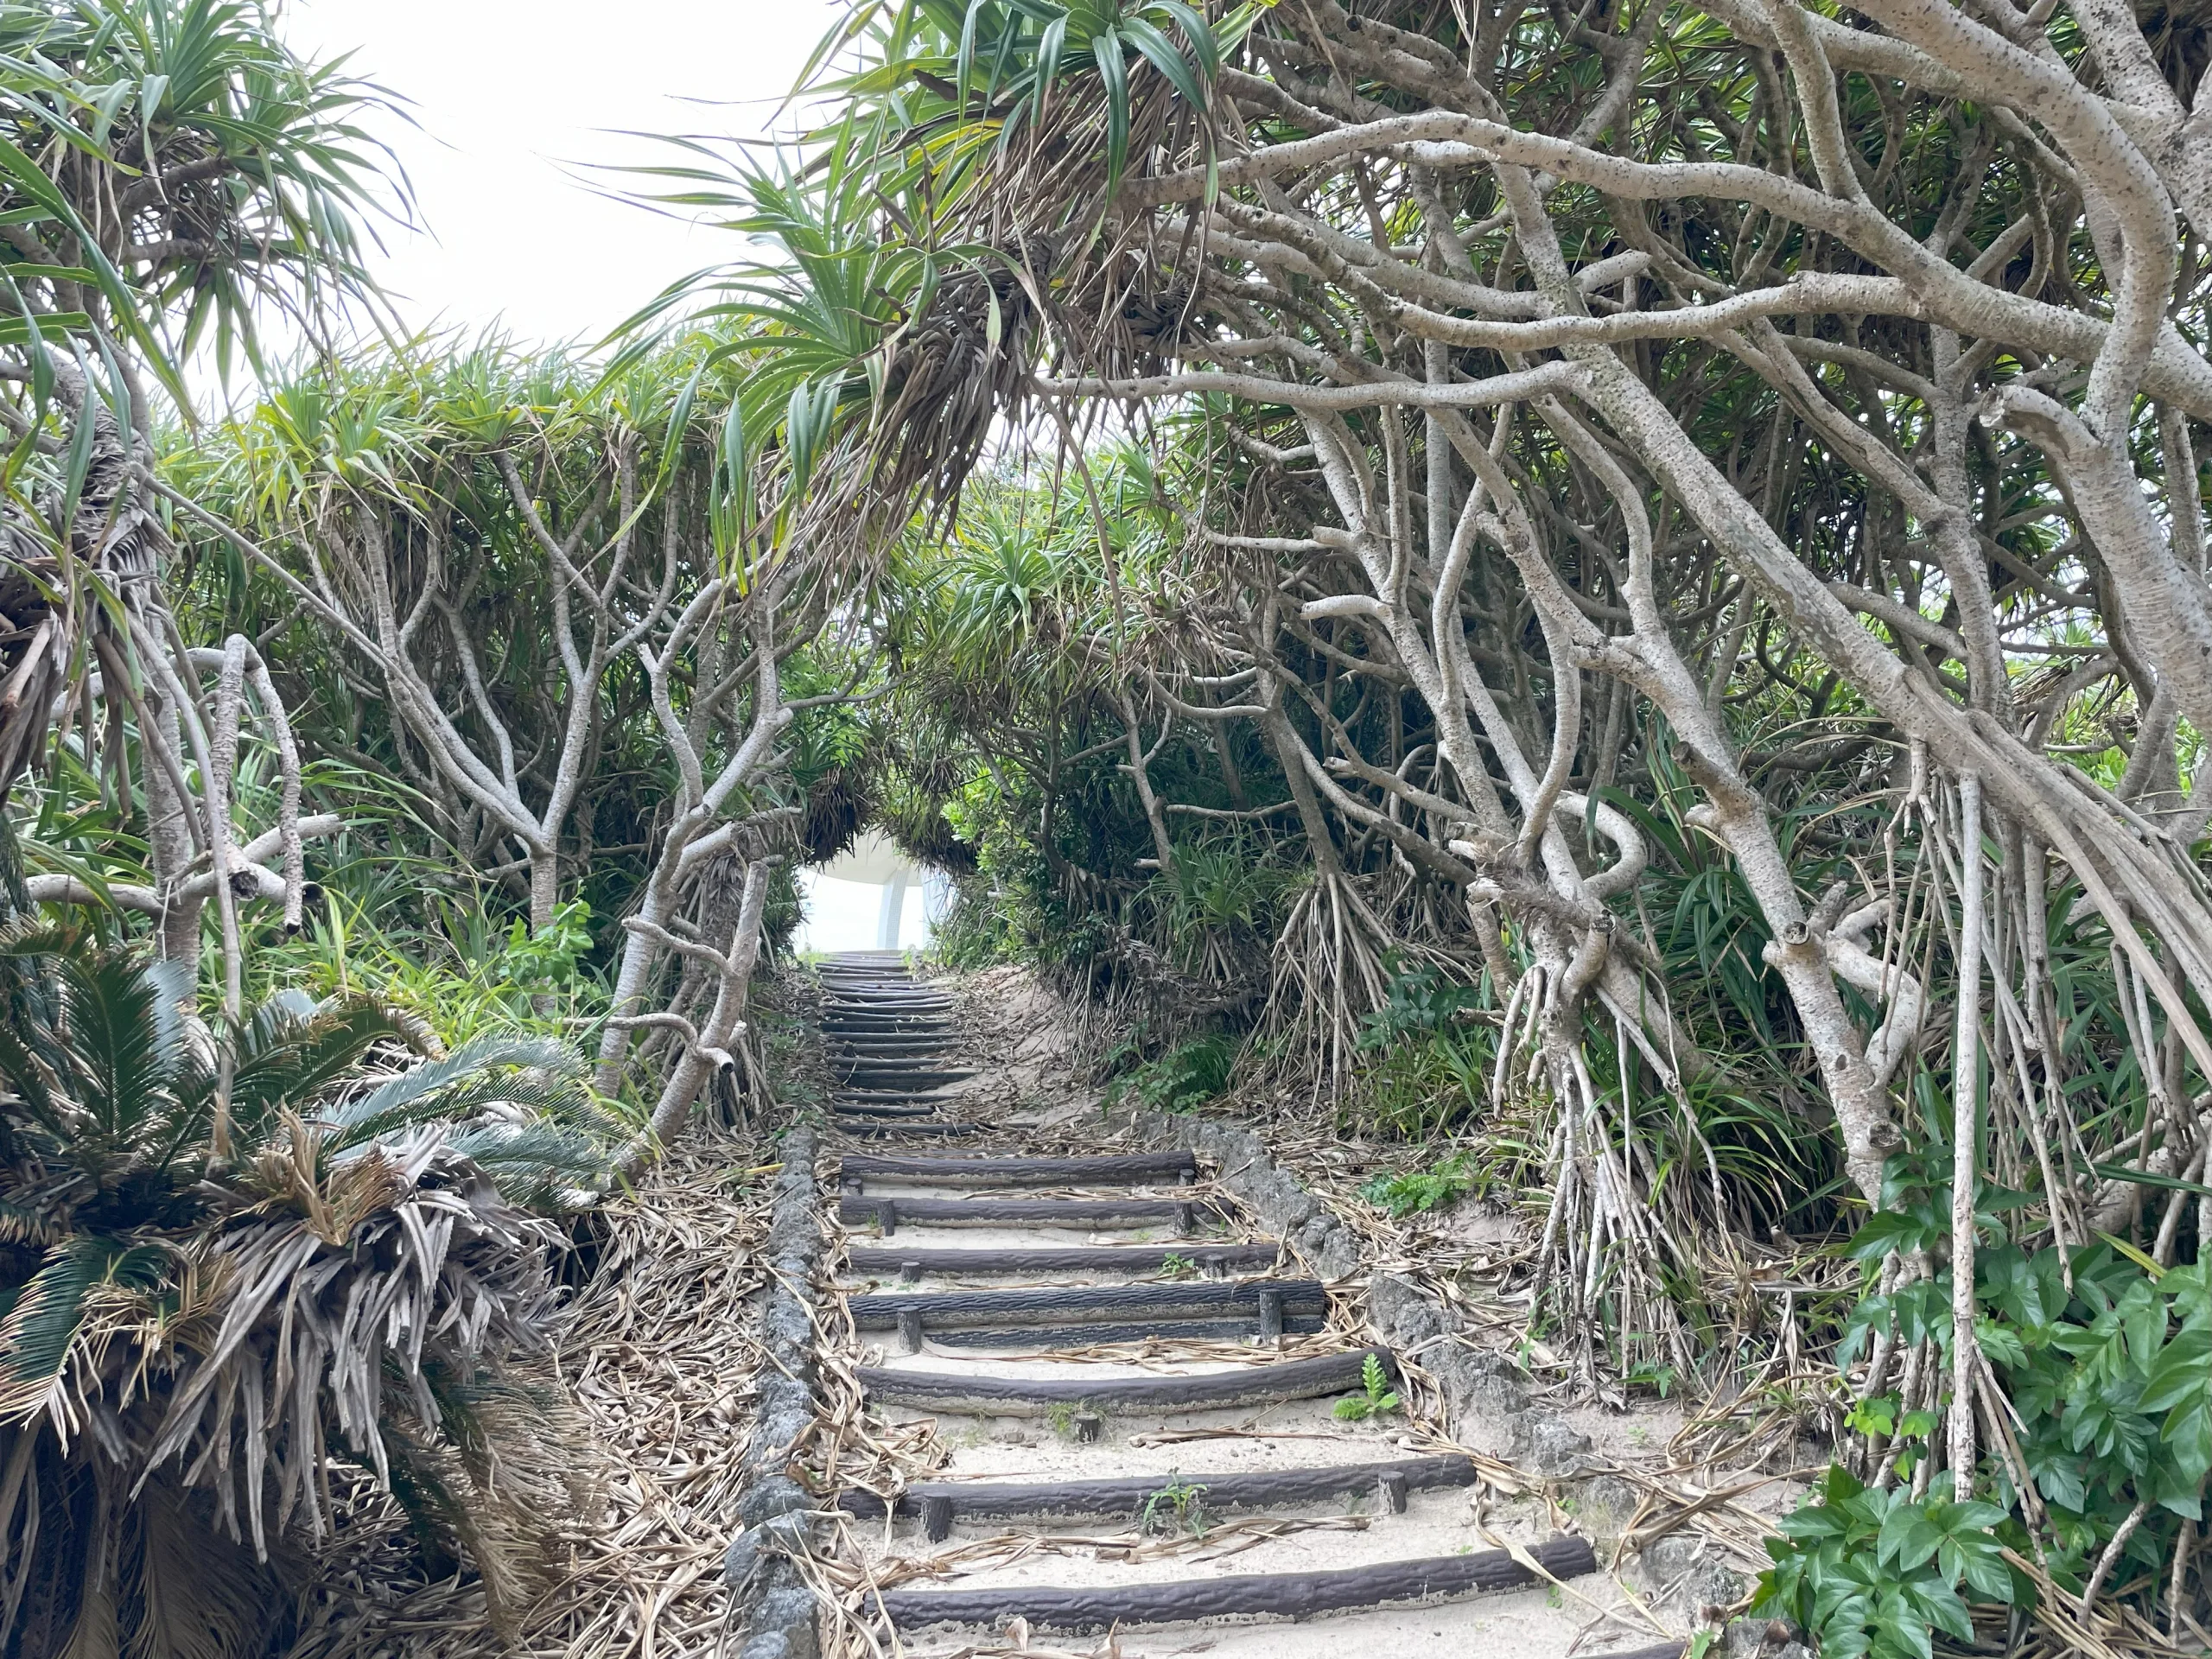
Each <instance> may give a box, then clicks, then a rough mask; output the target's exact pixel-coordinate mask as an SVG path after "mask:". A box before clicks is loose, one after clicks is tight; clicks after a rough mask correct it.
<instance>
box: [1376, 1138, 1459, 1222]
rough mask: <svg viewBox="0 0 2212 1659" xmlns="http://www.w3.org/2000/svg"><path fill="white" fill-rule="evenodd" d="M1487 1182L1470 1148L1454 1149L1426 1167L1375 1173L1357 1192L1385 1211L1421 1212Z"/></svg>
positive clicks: (1444, 1207)
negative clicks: (1395, 1173) (1446, 1156)
mask: <svg viewBox="0 0 2212 1659" xmlns="http://www.w3.org/2000/svg"><path fill="white" fill-rule="evenodd" d="M1485 1185H1488V1176H1487V1173H1486V1172H1485V1171H1484V1170H1483V1169H1482V1168H1481V1167H1480V1166H1479V1163H1478V1159H1477V1157H1476V1154H1474V1152H1473V1151H1471V1150H1463V1151H1459V1152H1455V1153H1453V1154H1452V1155H1451V1156H1450V1157H1448V1158H1442V1159H1440V1160H1437V1161H1436V1162H1435V1163H1433V1164H1431V1165H1430V1166H1428V1167H1427V1168H1426V1169H1414V1170H1408V1171H1406V1172H1405V1173H1402V1174H1398V1175H1376V1176H1375V1177H1373V1178H1372V1179H1370V1180H1368V1181H1367V1182H1365V1183H1364V1184H1363V1185H1361V1187H1360V1189H1359V1195H1360V1197H1362V1198H1365V1199H1366V1200H1367V1201H1368V1202H1369V1203H1370V1204H1371V1205H1374V1206H1375V1207H1376V1209H1378V1210H1380V1211H1383V1213H1384V1214H1385V1215H1388V1216H1393V1217H1406V1216H1412V1215H1422V1214H1426V1213H1427V1211H1432V1210H1448V1209H1450V1208H1451V1207H1452V1205H1455V1204H1457V1203H1459V1200H1460V1199H1462V1198H1465V1197H1466V1196H1467V1195H1468V1194H1469V1193H1470V1192H1480V1191H1481V1190H1482V1189H1483V1188H1484V1186H1485Z"/></svg>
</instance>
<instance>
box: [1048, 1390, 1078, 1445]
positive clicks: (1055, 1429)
mask: <svg viewBox="0 0 2212 1659" xmlns="http://www.w3.org/2000/svg"><path fill="white" fill-rule="evenodd" d="M1045 1422H1046V1427H1049V1428H1050V1429H1051V1430H1052V1433H1055V1434H1057V1435H1058V1436H1059V1437H1060V1438H1061V1439H1062V1440H1073V1439H1074V1438H1075V1408H1074V1407H1073V1406H1071V1405H1070V1404H1068V1403H1067V1402H1066V1401H1065V1400H1062V1401H1058V1402H1055V1403H1054V1404H1053V1405H1052V1406H1050V1407H1048V1408H1046V1412H1045Z"/></svg>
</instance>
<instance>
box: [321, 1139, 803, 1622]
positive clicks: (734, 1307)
mask: <svg viewBox="0 0 2212 1659" xmlns="http://www.w3.org/2000/svg"><path fill="white" fill-rule="evenodd" d="M767 1156H768V1154H766V1152H765V1150H764V1143H762V1142H761V1141H759V1140H757V1139H755V1138H753V1137H752V1136H750V1135H727V1134H709V1133H702V1134H699V1135H696V1136H694V1137H693V1138H692V1139H691V1140H690V1141H688V1142H687V1143H685V1144H684V1145H683V1147H680V1148H679V1149H678V1150H677V1152H676V1153H675V1154H672V1155H671V1157H669V1158H668V1159H667V1160H664V1162H663V1163H661V1164H660V1165H658V1166H656V1167H654V1168H653V1169H652V1170H650V1171H648V1172H647V1173H646V1174H645V1176H644V1177H643V1179H641V1180H640V1181H639V1185H638V1186H637V1189H636V1191H635V1192H634V1194H633V1195H632V1196H631V1197H629V1198H619V1199H616V1200H614V1201H613V1202H611V1203H610V1204H608V1205H607V1206H606V1207H605V1209H604V1210H603V1211H601V1213H600V1215H599V1217H597V1218H596V1221H595V1225H594V1242H593V1243H589V1244H588V1245H587V1247H586V1251H587V1254H586V1257H585V1259H586V1261H587V1262H588V1264H589V1265H590V1266H591V1267H592V1268H594V1271H593V1273H592V1276H591V1278H590V1280H589V1281H588V1283H587V1284H586V1285H585V1286H584V1287H583V1288H582V1290H581V1291H580V1292H579V1293H578V1294H577V1297H576V1300H575V1304H574V1306H573V1308H572V1310H571V1312H570V1314H569V1321H568V1326H567V1330H566V1332H565V1333H564V1336H563V1340H562V1343H561V1346H560V1355H559V1363H560V1368H561V1371H562V1373H563V1376H564V1377H565V1379H566V1381H567V1382H568V1384H569V1387H570V1389H572V1390H573V1391H574V1393H575V1398H576V1401H577V1402H578V1405H579V1406H580V1407H581V1408H582V1413H583V1415H584V1419H585V1421H586V1423H587V1424H588V1429H589V1435H590V1441H591V1445H592V1447H593V1451H594V1455H595V1457H596V1459H598V1460H599V1462H600V1463H601V1468H600V1469H599V1470H598V1471H595V1472H596V1474H597V1476H598V1479H599V1486H600V1490H601V1491H602V1492H603V1493H604V1495H605V1501H604V1509H603V1511H602V1512H601V1514H599V1515H598V1516H594V1517H593V1518H592V1519H591V1520H589V1521H588V1522H582V1523H580V1524H577V1525H575V1526H573V1527H571V1528H569V1529H564V1530H563V1532H562V1533H561V1534H560V1535H558V1540H557V1544H556V1548H558V1549H559V1550H561V1551H562V1552H563V1559H562V1560H557V1561H554V1562H550V1563H549V1564H548V1576H549V1578H550V1582H551V1587H550V1590H548V1591H546V1592H544V1593H543V1594H542V1595H540V1596H539V1597H538V1598H537V1599H536V1600H535V1601H534V1602H532V1603H531V1605H528V1606H527V1607H526V1608H525V1609H524V1611H523V1614H522V1618H521V1640H520V1642H519V1643H518V1645H517V1646H515V1647H513V1648H512V1649H510V1648H505V1647H503V1645H502V1644H501V1643H500V1642H499V1639H498V1638H497V1637H495V1636H494V1635H493V1631H492V1630H491V1629H490V1627H489V1625H488V1624H487V1622H486V1608H485V1605H484V1596H483V1592H482V1590H481V1588H480V1586H477V1585H475V1584H474V1583H469V1584H460V1583H456V1582H454V1581H453V1580H443V1581H440V1582H435V1583H429V1584H425V1583H423V1582H422V1581H421V1580H419V1578H415V1577H411V1576H410V1555H409V1552H408V1550H407V1548H406V1537H405V1534H404V1522H403V1521H402V1520H401V1518H400V1517H399V1516H398V1514H397V1510H396V1509H395V1507H394V1506H393V1505H391V1503H389V1502H388V1501H386V1500H385V1499H383V1498H381V1497H379V1496H378V1494H376V1493H375V1492H374V1491H372V1490H371V1489H370V1488H369V1487H368V1486H367V1484H366V1483H365V1482H364V1483H357V1484H356V1487H355V1489H354V1491H353V1495H352V1501H351V1503H350V1505H349V1506H348V1508H347V1510H346V1512H345V1513H344V1514H343V1515H342V1516H341V1517H340V1527H339V1530H338V1535H337V1539H336V1541H335V1542H334V1544H333V1545H332V1546H331V1547H330V1548H328V1549H327V1550H326V1551H325V1552H324V1564H323V1572H322V1574H321V1585H320V1586H319V1587H318V1590H317V1592H316V1599H315V1605H314V1606H312V1607H310V1608H308V1609H306V1610H304V1612H303V1619H302V1622H303V1624H305V1625H306V1627H307V1629H306V1631H305V1634H304V1635H303V1636H302V1638H301V1639H300V1641H299V1642H298V1643H296V1646H295V1647H294V1649H293V1650H292V1656H291V1659H474V1656H492V1655H495V1654H503V1653H512V1654H515V1655H517V1656H524V1659H629V1656H637V1659H694V1656H706V1655H713V1654H716V1653H719V1652H720V1651H721V1637H722V1633H723V1624H724V1621H725V1617H726V1610H727V1604H728V1595H727V1593H726V1592H724V1591H723V1589H722V1587H721V1576H720V1574H721V1557H722V1552H723V1550H724V1549H725V1548H727V1547H728V1542H729V1540H730V1538H731V1537H732V1536H733V1535H735V1534H736V1532H737V1531H738V1530H739V1525H738V1522H737V1518H736V1502H737V1496H738V1467H739V1459H740V1454H741V1452H743V1450H744V1448H745V1444H746V1440H747V1434H748V1433H749V1430H750V1427H751V1421H752V1389H753V1376H754V1373H755V1372H756V1370H758V1369H759V1366H760V1346H759V1344H758V1343H757V1342H756V1341H755V1340H754V1338H753V1325H754V1319H755V1318H756V1313H757V1306H758V1300H757V1295H756V1293H758V1292H759V1291H760V1288H761V1287H762V1285H763V1283H764V1282H765V1274H764V1270H763V1268H762V1265H761V1258H760V1251H759V1248H758V1247H759V1244H760V1240H761V1238H762V1236H764V1234H765V1232H766V1219H767V1218H766V1197H767V1187H766V1183H765V1181H764V1179H763V1177H764V1175H765V1174H766V1173H768V1172H770V1171H771V1170H772V1168H773V1167H774V1166H773V1165H772V1164H770V1163H768V1162H767V1161H766V1159H767ZM594 1253H595V1255H596V1260H595V1261H594V1260H592V1255H593V1254H594Z"/></svg>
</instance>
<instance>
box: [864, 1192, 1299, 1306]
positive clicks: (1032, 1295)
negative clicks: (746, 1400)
mask: <svg viewBox="0 0 2212 1659" xmlns="http://www.w3.org/2000/svg"><path fill="white" fill-rule="evenodd" d="M899 1217H900V1219H901V1220H904V1219H905V1218H906V1207H905V1206H904V1205H901V1206H900V1207H899ZM1270 1297H1273V1298H1274V1300H1275V1301H1276V1303H1277V1305H1278V1306H1280V1307H1281V1310H1282V1312H1283V1313H1287V1314H1290V1313H1327V1312H1328V1311H1329V1293H1328V1292H1327V1291H1325V1290H1324V1289H1323V1288H1322V1287H1321V1281H1319V1279H1185V1280H1179V1281H1170V1282H1168V1283H1166V1284H1154V1285H1071V1286H1067V1287H1062V1288H1046V1289H1039V1290H1028V1289H1025V1290H928V1291H916V1292H912V1293H911V1294H900V1295H893V1296H869V1295H862V1296H853V1297H849V1298H847V1299H846V1306H847V1308H848V1309H849V1311H850V1312H851V1313H852V1316H853V1325H854V1326H855V1328H856V1329H858V1330H861V1331H895V1330H897V1329H898V1328H899V1320H900V1319H903V1318H906V1317H907V1316H908V1315H918V1316H919V1318H920V1319H921V1321H922V1325H923V1327H924V1328H925V1329H929V1330H935V1329H940V1328H947V1327H950V1326H953V1325H1034V1324H1036V1323H1038V1322H1039V1319H1046V1320H1049V1321H1051V1322H1052V1323H1054V1324H1072V1323H1075V1322H1077V1321H1079V1320H1082V1319H1141V1318H1146V1317H1152V1318H1157V1319H1202V1318H1215V1317H1218V1316H1220V1315H1223V1314H1228V1313H1243V1314H1245V1315H1247V1316H1249V1317H1255V1318H1256V1317H1257V1316H1258V1314H1259V1313H1260V1311H1261V1309H1262V1306H1264V1305H1265V1304H1266V1302H1267V1300H1268V1298H1270Z"/></svg>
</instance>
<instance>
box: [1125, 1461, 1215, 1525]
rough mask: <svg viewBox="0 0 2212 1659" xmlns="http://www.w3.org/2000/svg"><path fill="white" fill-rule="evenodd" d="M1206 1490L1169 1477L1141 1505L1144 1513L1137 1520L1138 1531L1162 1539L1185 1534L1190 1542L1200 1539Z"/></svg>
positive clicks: (1188, 1482)
mask: <svg viewBox="0 0 2212 1659" xmlns="http://www.w3.org/2000/svg"><path fill="white" fill-rule="evenodd" d="M1205 1496H1206V1489H1205V1487H1204V1486H1201V1485H1197V1484H1193V1483H1192V1482H1190V1481H1187V1480H1185V1479H1184V1478H1182V1476H1180V1475H1170V1476H1169V1477H1168V1480H1167V1484H1166V1485H1165V1486H1163V1487H1161V1488H1160V1490H1159V1491H1156V1492H1154V1494H1153V1495H1152V1496H1151V1497H1147V1499H1145V1501H1144V1513H1143V1514H1142V1515H1141V1516H1138V1517H1137V1525H1138V1527H1139V1529H1141V1530H1142V1531H1144V1532H1147V1533H1152V1534H1157V1535H1161V1536H1166V1535H1173V1534H1175V1533H1179V1532H1187V1533H1189V1534H1190V1535H1191V1536H1192V1537H1193V1538H1203V1537H1205V1532H1206V1506H1205Z"/></svg>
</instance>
